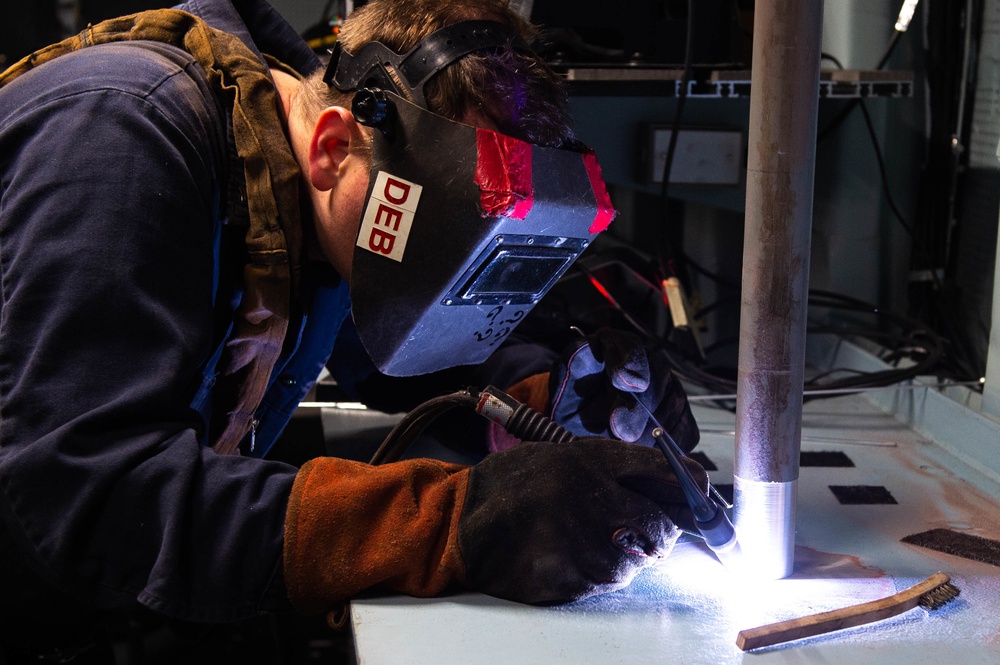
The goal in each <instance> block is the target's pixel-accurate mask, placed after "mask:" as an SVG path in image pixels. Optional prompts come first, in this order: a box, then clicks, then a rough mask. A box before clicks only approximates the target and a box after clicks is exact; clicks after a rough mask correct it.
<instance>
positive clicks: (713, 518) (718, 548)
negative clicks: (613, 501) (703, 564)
mask: <svg viewBox="0 0 1000 665" xmlns="http://www.w3.org/2000/svg"><path fill="white" fill-rule="evenodd" d="M635 401H636V403H637V404H639V405H640V406H641V407H642V408H643V409H644V410H645V411H646V413H647V414H649V419H650V421H651V422H652V423H653V431H652V435H653V441H655V442H656V447H657V448H659V449H660V452H662V453H663V456H664V457H666V458H667V462H669V463H670V468H672V469H673V470H674V475H676V476H677V480H678V482H680V484H681V489H682V490H683V491H684V497H685V498H686V499H687V502H688V506H689V507H690V508H691V514H692V515H694V526H695V527H696V528H697V529H698V532H699V533H700V534H701V536H702V538H704V539H705V544H706V545H708V547H709V549H711V550H712V551H713V552H714V553H715V556H716V557H718V559H719V561H721V562H722V563H723V565H725V566H726V567H728V568H733V567H735V566H736V565H737V564H738V563H739V554H740V543H739V541H738V540H737V538H736V528H735V527H734V526H733V523H732V522H731V521H730V519H729V515H727V514H726V511H725V510H724V509H723V507H722V506H720V505H719V504H718V503H717V502H716V501H715V499H713V498H712V497H711V496H709V495H707V494H705V493H704V492H702V491H701V489H700V488H699V487H698V484H697V483H696V482H695V479H694V476H692V475H691V471H690V470H689V469H688V468H687V466H686V465H685V464H684V462H683V458H684V457H685V455H684V452H683V451H682V450H681V448H680V446H678V445H677V442H676V441H674V439H673V437H672V436H670V434H669V433H668V432H667V430H666V428H665V427H663V425H661V424H660V423H659V421H658V420H657V419H656V416H654V415H653V413H652V412H651V411H650V410H649V409H648V408H647V407H646V405H645V404H643V403H642V402H641V401H640V400H639V399H636V400H635Z"/></svg>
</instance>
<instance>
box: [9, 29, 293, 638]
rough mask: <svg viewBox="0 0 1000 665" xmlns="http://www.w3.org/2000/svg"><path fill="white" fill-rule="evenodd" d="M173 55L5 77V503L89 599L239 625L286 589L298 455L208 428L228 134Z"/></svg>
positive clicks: (187, 66) (86, 61)
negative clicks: (225, 439) (255, 451)
mask: <svg viewBox="0 0 1000 665" xmlns="http://www.w3.org/2000/svg"><path fill="white" fill-rule="evenodd" d="M161 51H162V49H155V48H147V49H140V48H136V47H135V46H134V45H117V44H114V45H106V46H93V47H90V48H88V49H85V50H84V51H81V52H78V53H74V54H69V55H65V56H62V57H60V58H58V59H56V60H55V61H53V62H51V63H47V64H46V65H43V66H41V67H39V68H38V69H35V70H33V71H31V72H28V73H27V74H25V75H23V76H22V77H20V78H18V79H16V80H14V81H13V82H12V83H10V84H8V85H7V86H6V87H5V88H3V89H2V90H0V178H2V179H0V186H2V190H0V196H2V199H0V280H2V282H0V285H2V319H0V423H2V427H0V511H2V519H3V520H4V521H5V523H6V529H7V531H8V532H9V534H10V535H11V537H12V538H13V540H14V541H15V543H16V545H17V547H18V549H19V550H20V551H21V552H22V553H23V554H24V556H25V558H26V560H27V561H28V562H29V563H30V565H31V566H32V567H33V568H34V569H35V570H36V571H37V572H38V574H39V575H40V576H41V577H42V578H44V579H45V580H47V581H48V583H50V584H52V585H53V586H54V587H56V588H59V589H61V590H63V591H65V592H67V593H70V594H71V595H73V596H75V597H77V598H79V599H81V600H83V601H85V602H87V603H89V604H93V605H94V606H97V607H104V608H127V607H131V606H134V605H135V604H136V603H138V604H140V605H142V606H145V607H147V608H150V609H152V610H155V611H157V612H160V613H163V614H165V615H167V616H171V617H175V618H179V619H183V620H190V621H203V622H219V621H232V620H237V619H240V618H243V617H246V616H250V615H253V614H255V613H258V612H260V611H264V610H269V609H274V608H275V607H279V606H281V605H282V603H283V602H284V600H283V599H284V589H283V586H282V578H281V565H282V564H281V550H282V537H283V527H284V515H285V509H286V505H287V500H288V496H289V493H290V489H291V485H292V482H293V479H294V476H295V473H296V469H295V468H294V467H292V466H288V465H285V464H281V463H278V462H265V461H261V460H256V459H247V458H241V457H222V456H219V455H216V454H215V453H214V452H213V451H212V450H210V449H208V448H205V447H203V446H200V445H199V443H198V435H199V431H198V429H199V428H200V427H202V424H201V420H200V417H199V415H198V414H197V413H196V412H195V411H194V410H192V409H191V408H190V406H189V405H190V402H191V399H192V396H193V392H194V391H195V390H196V389H197V387H198V386H199V385H200V381H201V375H200V372H199V368H200V367H201V366H202V365H203V363H204V362H205V360H206V358H207V355H208V354H209V353H210V349H211V342H212V330H211V321H212V310H213V302H212V298H213V280H214V276H213V274H214V272H213V267H214V264H213V261H214V251H213V243H214V238H215V237H216V229H217V227H216V225H217V224H218V223H219V218H218V217H219V209H220V200H219V195H218V191H217V189H218V188H217V187H216V186H215V185H217V181H218V179H219V177H220V176H221V174H220V173H219V172H218V169H219V163H218V162H219V155H220V154H221V153H224V151H225V146H224V145H221V143H220V140H219V137H218V134H219V131H218V126H217V125H218V123H219V109H218V108H217V107H216V103H215V101H214V98H213V96H212V94H211V92H210V91H209V90H208V89H207V85H206V84H205V82H204V80H203V77H202V76H201V75H200V73H199V72H200V70H197V67H196V65H193V64H191V63H190V61H189V60H188V61H185V60H184V59H183V58H180V57H170V56H167V55H164V54H163V53H162V52H161ZM223 136H224V134H223ZM223 142H224V141H223Z"/></svg>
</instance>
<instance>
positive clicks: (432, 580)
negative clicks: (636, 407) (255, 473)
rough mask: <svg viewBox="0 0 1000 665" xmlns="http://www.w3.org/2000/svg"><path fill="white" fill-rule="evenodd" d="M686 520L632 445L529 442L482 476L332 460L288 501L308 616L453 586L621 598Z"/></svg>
mask: <svg viewBox="0 0 1000 665" xmlns="http://www.w3.org/2000/svg"><path fill="white" fill-rule="evenodd" d="M690 464H691V465H692V470H693V471H694V472H695V474H696V476H695V477H696V478H698V479H699V482H700V483H701V484H702V485H703V486H705V487H706V490H707V476H706V474H705V472H704V470H702V469H701V467H699V466H697V464H696V463H694V462H690ZM687 510H688V509H687V504H686V503H685V500H684V496H683V493H682V491H681V489H680V487H679V485H678V484H677V480H676V478H675V476H674V474H673V472H672V471H671V469H670V466H669V465H668V464H667V462H666V460H665V459H664V457H663V455H662V454H661V453H660V452H659V451H657V450H653V449H650V448H645V447H642V446H637V445H634V444H627V443H622V442H621V441H612V440H606V439H584V440H579V441H576V442H573V443H565V444H553V443H524V444H521V445H519V446H516V447H514V448H512V449H511V450H508V451H506V452H502V453H496V454H494V455H490V456H489V457H487V458H486V459H485V460H483V461H482V462H480V463H479V464H477V465H475V466H472V467H464V466H460V465H456V464H448V463H445V462H438V461H436V460H428V459H418V460H406V461H402V462H396V463H393V464H386V465H384V466H370V465H367V464H361V463H358V462H352V461H349V460H342V459H336V458H319V459H315V460H312V461H310V462H308V463H306V464H305V465H304V466H303V467H302V469H301V470H300V472H299V474H298V477H297V478H296V480H295V484H294V487H293V489H292V494H291V497H290V500H289V505H288V511H287V515H286V522H285V551H284V573H285V583H286V587H287V589H288V594H289V598H290V599H291V600H292V602H293V604H294V605H295V606H296V607H297V608H298V609H299V610H300V611H303V612H307V613H311V612H321V611H324V610H326V609H328V608H329V607H330V606H332V605H333V604H335V603H337V602H339V601H343V600H346V599H349V598H351V597H353V596H355V595H356V594H358V593H360V592H361V591H364V590H367V589H381V590H387V591H398V592H402V593H407V594H410V595H416V596H429V595H436V594H439V593H441V592H442V591H444V590H446V589H448V588H449V587H451V586H454V585H462V586H465V587H466V588H469V589H472V590H477V591H481V592H483V593H487V594H491V595H494V596H498V597H501V598H506V599H509V600H515V601H519V602H525V603H545V604H551V603H559V602H566V601H571V600H576V599H580V598H585V597H587V596H591V595H595V594H599V593H603V592H606V591H612V590H614V589H618V588H621V587H623V586H625V585H627V584H628V583H629V582H630V581H631V580H632V578H633V577H634V576H635V575H636V574H637V573H638V572H639V571H640V570H641V569H642V568H643V567H645V566H647V565H650V564H652V563H654V562H656V561H658V560H660V559H662V558H663V557H665V556H666V555H667V554H668V553H669V552H670V550H671V548H672V547H673V544H674V542H675V541H676V539H677V536H678V535H679V533H680V532H679V531H678V529H677V528H676V526H675V524H676V523H678V522H680V521H685V519H686V516H685V513H687Z"/></svg>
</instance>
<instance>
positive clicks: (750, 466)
mask: <svg viewBox="0 0 1000 665" xmlns="http://www.w3.org/2000/svg"><path fill="white" fill-rule="evenodd" d="M753 25H754V30H753V64H752V71H751V88H750V125H749V135H748V154H747V194H746V223H745V227H744V251H743V280H742V303H741V308H740V344H739V363H738V364H739V368H738V371H739V374H738V377H737V398H736V452H735V461H734V476H735V478H734V500H735V515H734V516H735V522H736V530H737V534H738V536H739V540H740V545H741V547H742V552H743V562H744V565H745V567H746V569H747V570H748V571H749V572H750V573H751V574H755V575H758V576H761V577H767V578H771V579H779V578H782V577H787V576H788V575H789V574H791V572H792V569H793V566H794V558H795V503H796V488H797V483H798V477H799V449H800V444H801V437H802V386H803V379H804V374H805V337H806V306H807V300H808V291H809V246H810V234H811V230H812V208H813V177H814V172H815V166H816V116H817V106H818V101H819V64H820V43H821V34H822V25H823V2H822V0H757V2H756V3H755V8H754V21H753Z"/></svg>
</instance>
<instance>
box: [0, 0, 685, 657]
mask: <svg viewBox="0 0 1000 665" xmlns="http://www.w3.org/2000/svg"><path fill="white" fill-rule="evenodd" d="M532 35H533V32H532V28H531V26H529V25H528V24H527V23H526V22H525V21H524V20H523V19H521V18H520V17H519V16H518V15H517V14H516V13H514V12H513V11H511V10H510V9H508V8H507V7H506V3H505V2H500V1H499V0H498V1H490V2H484V1H482V0H405V1H403V0H399V1H396V0H374V1H373V2H369V3H367V4H366V5H365V6H364V7H363V8H361V9H359V10H357V11H356V12H354V13H353V14H352V15H351V16H350V17H349V18H348V20H347V21H346V23H345V25H344V26H343V30H342V33H341V38H340V41H339V42H338V44H337V46H336V48H335V49H334V52H333V53H332V54H331V58H330V61H329V66H326V67H324V66H323V63H322V62H321V60H320V59H319V58H318V57H317V56H316V55H315V54H314V53H313V52H312V51H311V50H310V49H309V48H308V47H307V46H306V44H305V43H304V42H303V41H302V40H301V39H300V38H299V36H298V35H296V34H295V32H294V31H293V30H292V29H291V28H290V27H289V26H288V25H287V24H286V23H285V22H284V21H283V20H282V19H281V18H280V16H279V15H278V14H277V13H276V12H275V11H274V10H273V9H272V8H271V7H270V6H268V5H267V4H266V3H265V2H263V0H242V1H239V2H237V1H232V2H231V1H230V0H191V2H188V3H186V4H183V5H180V6H179V7H178V8H174V9H164V10H153V11H150V12H142V13H139V14H135V15H131V16H128V17H123V18H119V19H112V20H110V21H106V22H104V23H100V24H97V25H94V26H91V27H88V29H87V30H85V31H84V32H83V33H81V34H80V35H79V36H78V37H74V38H71V39H69V40H66V41H65V42H62V43H60V44H58V45H54V46H52V47H49V48H47V49H43V50H42V51H39V52H37V53H35V54H34V55H32V56H30V57H29V58H26V59H25V60H23V61H21V62H20V63H17V64H15V65H14V66H13V67H11V68H10V69H9V70H7V71H6V72H5V73H4V74H2V76H0V187H2V189H0V283H2V296H3V298H2V313H0V514H2V520H0V589H2V592H0V626H2V632H0V643H2V645H3V648H4V649H5V650H6V653H7V654H8V656H7V657H8V660H10V661H11V662H17V660H18V658H22V659H29V658H30V659H31V660H32V661H33V662H37V660H39V659H42V660H43V659H45V658H49V659H56V660H66V659H69V658H72V657H74V656H79V657H80V658H83V657H84V654H86V653H87V652H88V650H93V648H94V646H93V645H94V643H95V642H94V634H95V631H97V630H98V628H99V626H100V625H101V621H102V614H103V613H106V612H121V611H126V612H127V611H129V610H132V609H136V608H141V609H142V610H143V611H144V612H152V613H154V614H155V615H157V616H162V617H167V618H169V619H171V620H177V621H181V622H187V623H195V624H214V623H231V622H237V621H240V620H243V619H245V618H247V617H253V616H256V615H259V614H262V613H273V612H284V611H289V610H292V609H294V610H297V611H299V612H303V613H319V612H323V611H325V610H328V609H329V608H331V607H333V606H334V605H335V604H337V603H339V602H342V601H345V600H347V599H350V598H351V597H353V596H355V595H356V594H358V593H360V592H362V591H384V592H401V593H406V594H412V595H417V596H428V595H435V594H440V593H444V592H446V591H448V590H451V589H456V588H459V589H460V588H467V589H472V590H478V591H482V592H485V593H489V594H493V595H496V596H500V597H503V598H508V599H511V600H516V601H521V602H529V603H557V602H565V601H570V600H574V599H579V598H583V597H586V596H589V595H593V594H597V593H602V592H605V591H609V590H613V589H617V588H620V587H622V586H623V585H626V584H628V583H629V582H630V580H631V579H632V578H633V577H634V576H635V575H636V574H637V572H638V571H639V570H641V569H642V568H643V567H645V566H647V565H649V564H650V563H652V562H655V561H657V560H659V559H661V558H662V557H664V556H665V555H666V554H667V553H668V552H669V551H670V548H671V546H672V544H673V542H674V541H675V539H676V538H677V535H678V529H677V527H676V522H677V521H678V520H679V519H681V517H680V515H681V513H683V511H684V506H685V503H684V497H683V494H682V492H681V490H680V488H679V487H678V484H677V482H676V477H675V475H674V474H673V472H672V471H671V469H670V467H669V466H668V465H667V463H666V462H665V460H664V459H663V457H662V455H661V454H660V453H659V452H658V451H656V450H655V449H653V448H651V447H649V446H648V445H647V446H643V445H636V444H635V443H630V441H637V440H640V439H642V438H643V437H646V438H647V439H648V431H647V416H646V415H643V414H644V412H642V411H639V410H637V409H635V408H632V407H630V406H628V405H629V404H631V402H627V401H624V402H623V401H622V400H621V399H619V398H620V397H621V395H622V393H626V392H627V393H631V394H634V395H637V396H639V397H640V398H641V399H643V400H645V402H644V403H645V404H646V405H647V406H648V407H649V408H650V409H651V410H652V411H653V412H654V413H656V415H657V418H658V419H659V421H660V422H661V423H663V424H664V425H665V426H666V427H668V428H670V429H672V434H673V436H674V438H675V439H676V440H678V441H679V442H680V443H681V445H682V447H686V448H687V449H690V447H691V446H693V445H694V443H695V442H696V441H697V427H696V425H695V424H694V422H693V420H692V419H691V417H690V410H689V409H688V406H687V402H686V399H685V397H684V395H683V391H682V390H681V388H680V386H679V384H678V383H677V381H676V380H675V379H673V377H671V376H669V373H668V372H666V371H665V370H664V371H662V372H660V371H658V368H657V367H656V366H655V363H650V362H648V361H647V360H646V359H643V358H642V357H640V356H641V353H640V349H639V346H637V345H635V344H633V343H632V342H629V341H623V340H627V338H626V337H620V336H617V335H615V334H613V333H610V332H602V333H601V334H596V333H595V334H594V335H592V336H591V337H590V338H588V339H587V340H584V341H582V346H585V347H586V348H587V349H588V350H589V352H590V358H591V359H592V362H591V361H589V362H588V363H586V367H585V368H584V369H583V370H580V371H575V370H574V369H573V368H574V363H573V362H571V361H570V360H569V359H570V358H572V357H573V356H568V357H567V360H566V361H563V360H561V358H562V357H561V356H559V354H546V353H536V352H534V351H531V352H526V351H524V348H527V347H522V348H521V349H520V350H518V348H516V347H515V346H514V345H512V344H510V343H508V339H509V338H510V333H511V331H512V330H513V329H514V327H515V326H516V325H517V324H518V323H519V322H520V321H521V320H522V319H523V318H524V317H525V316H526V314H527V313H528V311H529V310H530V309H531V307H532V306H533V305H534V304H535V303H537V302H538V300H539V299H540V298H541V297H542V296H543V295H544V293H545V292H546V291H547V290H548V289H549V288H550V287H551V286H552V285H553V283H554V282H555V281H556V280H557V279H558V277H559V276H560V275H561V274H563V272H564V271H565V270H566V269H567V268H568V267H569V265H570V264H571V263H572V262H573V261H574V260H575V259H576V258H577V256H578V255H579V254H580V253H581V252H583V251H584V250H585V249H586V247H587V246H588V245H589V244H590V243H591V242H592V241H593V239H594V237H596V235H597V234H598V233H600V232H601V231H602V230H603V229H604V228H605V227H607V225H608V223H609V222H611V219H612V217H613V216H614V211H613V209H612V206H611V203H610V200H609V198H608V194H607V190H606V188H605V186H604V183H603V181H602V179H601V176H600V168H599V166H598V163H597V160H596V157H595V156H594V154H593V153H592V152H591V151H590V150H588V149H587V148H586V147H585V146H583V145H581V144H579V143H578V142H577V141H575V140H574V139H573V137H572V134H571V132H570V130H569V128H568V116H567V111H566V100H565V97H564V93H563V92H562V90H561V88H560V86H559V82H558V78H557V77H556V76H555V75H554V74H553V73H552V72H551V71H550V70H549V69H548V68H547V67H546V66H545V64H544V63H543V62H542V61H541V60H540V59H539V58H538V57H537V56H536V55H534V54H533V53H532V51H531V50H530V48H529V46H528V43H529V42H530V40H531V38H532ZM345 321H347V322H348V324H347V325H344V324H345ZM342 327H343V333H342V334H340V335H339V336H340V337H341V340H344V339H346V338H347V337H349V336H350V337H352V338H353V336H355V335H356V338H357V339H358V340H360V342H361V344H362V345H363V348H364V352H363V353H362V354H355V355H356V357H355V358H354V361H355V363H356V365H357V366H356V367H349V368H346V369H345V368H344V367H343V366H342V362H341V363H340V364H341V366H339V367H338V366H331V371H333V372H334V374H335V375H338V374H339V375H341V376H344V377H354V379H352V380H353V381H354V384H356V386H358V387H359V390H360V389H361V388H360V387H363V386H364V385H370V384H369V383H368V381H369V380H370V379H371V377H373V376H380V377H409V376H423V375H428V374H431V373H433V372H435V371H437V370H442V369H445V368H447V367H450V366H458V365H462V366H469V367H470V368H472V369H470V372H472V374H470V376H472V375H473V374H474V373H475V372H479V371H485V370H484V368H491V369H490V372H491V375H490V377H489V378H490V379H491V380H493V379H497V377H502V380H501V379H497V380H498V381H501V382H500V383H498V385H502V386H504V387H509V388H510V389H511V390H512V392H514V393H516V394H520V395H522V396H524V397H525V398H526V399H529V401H533V402H534V403H537V404H538V405H539V408H541V409H544V410H547V411H548V412H550V413H551V414H552V415H553V416H554V417H555V418H556V419H557V420H561V421H563V422H564V423H565V424H566V425H567V426H568V427H571V428H573V429H574V430H575V431H576V433H577V434H586V435H589V436H585V437H583V438H582V439H581V440H579V441H577V442H574V443H572V444H565V445H560V444H552V443H546V442H524V443H519V444H518V445H513V446H507V445H504V446H501V447H502V448H509V449H507V450H505V451H502V452H496V453H494V454H490V455H488V456H486V457H485V459H484V460H483V461H481V462H479V463H478V464H475V465H472V466H467V465H460V464H453V463H446V462H442V461H437V460H433V459H412V460H406V461H401V462H397V463H393V464H386V465H379V466H374V465H369V464H362V463H358V462H353V461H349V460H344V459H337V458H332V457H320V458H317V459H314V460H311V461H309V462H307V463H306V464H305V465H303V466H302V467H301V468H298V467H296V466H293V465H289V464H286V463H283V462H278V461H273V460H269V459H267V457H268V453H269V452H270V450H271V447H272V446H273V444H274V442H275V441H276V440H277V438H278V436H279V434H281V432H282V431H283V430H284V429H285V426H286V423H287V422H288V420H289V418H290V416H291V414H292V412H293V411H294V410H295V408H296V406H297V405H298V403H299V402H300V401H301V400H302V399H303V397H304V396H305V395H306V394H307V393H308V392H309V390H310V388H311V387H312V385H313V383H314V382H315V380H316V377H317V376H319V374H320V370H321V369H322V367H323V365H324V364H325V363H326V362H327V361H328V359H329V358H330V357H331V350H332V349H333V347H334V345H335V343H339V342H338V333H339V332H340V331H341V328H342ZM497 349H501V351H500V352H499V353H496V354H494V351H496V350H497ZM637 353H638V354H639V355H636V354H637ZM362 356H363V357H362ZM491 356H492V357H491ZM341 357H342V354H341V355H337V356H334V358H335V359H339V358H341ZM529 357H530V359H531V361H530V362H526V361H525V359H526V358H529ZM487 359H489V362H488V363H486V362H484V361H487ZM331 365H338V363H331ZM364 367H367V368H368V369H361V368H364ZM636 367H638V368H639V369H640V370H641V371H639V373H638V374H636V373H635V372H634V371H633V370H634V369H635V368H636ZM643 368H644V369H643ZM623 377H624V378H623ZM636 377H639V378H640V379H641V380H640V381H638V382H635V381H633V380H632V379H634V378H636ZM643 377H644V378H643ZM352 380H347V379H345V386H347V387H348V388H350V386H351V385H352V382H351V381H352ZM550 386H551V387H552V388H551V389H550ZM550 395H551V397H550ZM630 399H631V398H630ZM637 414H638V415H637ZM621 439H624V441H623V440H621ZM647 443H651V442H650V441H647ZM695 472H696V475H698V478H699V479H700V480H701V481H704V472H703V471H701V470H700V469H695Z"/></svg>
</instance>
